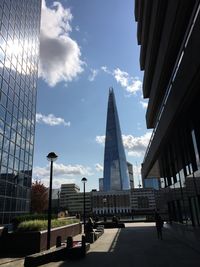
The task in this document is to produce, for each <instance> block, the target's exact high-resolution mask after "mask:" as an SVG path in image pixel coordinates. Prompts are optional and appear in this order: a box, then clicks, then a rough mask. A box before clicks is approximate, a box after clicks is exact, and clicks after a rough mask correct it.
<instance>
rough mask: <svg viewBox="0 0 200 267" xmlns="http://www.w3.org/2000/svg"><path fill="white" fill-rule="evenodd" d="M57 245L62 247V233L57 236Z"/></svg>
mask: <svg viewBox="0 0 200 267" xmlns="http://www.w3.org/2000/svg"><path fill="white" fill-rule="evenodd" d="M56 247H57V248H59V247H61V236H60V235H58V236H57V237H56Z"/></svg>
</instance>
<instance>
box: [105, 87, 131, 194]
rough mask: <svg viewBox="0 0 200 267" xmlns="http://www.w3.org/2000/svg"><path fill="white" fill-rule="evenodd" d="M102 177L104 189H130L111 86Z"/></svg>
mask: <svg viewBox="0 0 200 267" xmlns="http://www.w3.org/2000/svg"><path fill="white" fill-rule="evenodd" d="M103 178H104V179H103V190H104V191H115V190H127V189H130V181H129V174H128V167H127V162H126V155H125V151H124V146H123V142H122V135H121V129H120V124H119V118H118V113H117V106H116V102H115V95H114V91H113V89H112V88H111V89H110V90H109V99H108V109H107V123H106V140H105V151H104V177H103Z"/></svg>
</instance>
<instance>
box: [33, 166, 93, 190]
mask: <svg viewBox="0 0 200 267" xmlns="http://www.w3.org/2000/svg"><path fill="white" fill-rule="evenodd" d="M49 174H50V169H49V165H47V166H45V167H38V166H36V167H35V168H34V169H33V178H37V179H39V180H41V181H42V183H44V184H45V185H46V186H49ZM90 175H92V172H91V168H90V167H85V166H83V165H80V164H76V165H64V164H58V163H54V165H53V183H54V184H53V187H59V186H60V184H62V183H74V182H75V177H77V176H90ZM69 177H70V178H69Z"/></svg>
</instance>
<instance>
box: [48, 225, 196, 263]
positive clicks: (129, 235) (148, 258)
mask: <svg viewBox="0 0 200 267" xmlns="http://www.w3.org/2000/svg"><path fill="white" fill-rule="evenodd" d="M102 238H104V237H102ZM199 261H200V255H199V253H197V252H196V251H195V250H193V249H191V248H189V247H188V246H186V245H185V244H184V243H183V242H180V241H179V240H178V239H176V238H175V237H174V236H173V235H172V234H171V232H170V231H169V230H168V229H164V231H163V240H158V239H157V233H156V229H155V227H153V226H148V227H147V226H145V227H126V228H125V229H121V230H119V231H118V234H117V235H116V236H115V238H114V239H113V241H112V243H111V245H110V248H109V249H108V250H107V251H98V246H97V247H96V251H91V252H89V253H88V254H87V256H86V257H85V258H84V259H82V260H76V261H67V262H62V263H57V265H56V266H59V267H67V266H68V267H69V266H73V267H78V266H83V267H84V266H87V267H88V266H94V267H100V266H101V267H102V266H115V267H118V266H119V267H121V266H123V267H129V266H131V267H133V266H134V267H160V266H162V267H179V266H180V267H186V266H187V267H188V266H190V267H197V266H199ZM51 266H54V265H51Z"/></svg>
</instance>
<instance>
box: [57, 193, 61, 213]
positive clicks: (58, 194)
mask: <svg viewBox="0 0 200 267" xmlns="http://www.w3.org/2000/svg"><path fill="white" fill-rule="evenodd" d="M57 196H58V212H59V211H60V191H58V192H57Z"/></svg>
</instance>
